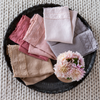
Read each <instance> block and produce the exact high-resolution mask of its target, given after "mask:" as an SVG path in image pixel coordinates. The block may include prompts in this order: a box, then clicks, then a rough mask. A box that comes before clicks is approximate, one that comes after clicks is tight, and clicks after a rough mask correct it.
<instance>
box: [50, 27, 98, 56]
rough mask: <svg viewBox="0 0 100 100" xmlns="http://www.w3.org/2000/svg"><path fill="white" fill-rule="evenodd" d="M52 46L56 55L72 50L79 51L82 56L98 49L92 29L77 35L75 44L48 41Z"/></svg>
mask: <svg viewBox="0 0 100 100" xmlns="http://www.w3.org/2000/svg"><path fill="white" fill-rule="evenodd" d="M48 44H49V45H50V48H51V49H52V51H53V53H54V54H55V55H56V57H57V56H58V55H59V54H60V53H63V52H65V51H68V50H71V51H73V52H76V51H77V52H79V53H80V54H81V55H82V56H85V55H87V54H90V53H92V52H94V51H95V50H97V42H96V40H95V38H94V37H93V33H92V31H91V30H90V29H88V30H87V31H85V32H83V33H81V34H79V35H77V36H76V37H75V38H74V41H73V44H67V43H60V42H50V41H49V42H48Z"/></svg>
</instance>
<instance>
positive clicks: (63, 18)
mask: <svg viewBox="0 0 100 100" xmlns="http://www.w3.org/2000/svg"><path fill="white" fill-rule="evenodd" d="M43 17H44V26H45V40H47V41H56V42H63V43H70V44H72V43H73V37H74V29H75V23H76V17H77V11H69V9H68V7H53V8H44V16H43Z"/></svg>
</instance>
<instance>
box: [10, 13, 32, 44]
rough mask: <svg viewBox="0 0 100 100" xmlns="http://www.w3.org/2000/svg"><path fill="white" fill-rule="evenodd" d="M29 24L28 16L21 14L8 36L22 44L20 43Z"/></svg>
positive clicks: (22, 41)
mask: <svg viewBox="0 0 100 100" xmlns="http://www.w3.org/2000/svg"><path fill="white" fill-rule="evenodd" d="M29 25H30V18H29V17H27V16H26V15H23V16H22V17H21V19H20V21H19V22H18V24H17V26H16V28H15V30H14V31H13V32H12V33H11V35H10V36H9V38H10V39H11V40H12V41H14V42H15V43H17V44H19V45H22V43H24V40H23V37H24V35H25V34H26V31H27V30H28V27H29Z"/></svg>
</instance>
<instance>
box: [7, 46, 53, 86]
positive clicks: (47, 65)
mask: <svg viewBox="0 0 100 100" xmlns="http://www.w3.org/2000/svg"><path fill="white" fill-rule="evenodd" d="M18 49H19V46H18V45H8V54H9V57H10V61H11V66H12V69H13V77H19V78H22V80H23V81H24V83H25V84H26V85H32V84H35V83H37V82H39V81H42V80H44V79H46V78H47V77H49V76H50V75H52V74H53V66H52V64H51V61H50V59H49V61H43V60H40V59H36V58H34V57H31V56H28V55H26V54H24V53H22V52H20V51H19V50H18ZM28 80H29V81H28Z"/></svg>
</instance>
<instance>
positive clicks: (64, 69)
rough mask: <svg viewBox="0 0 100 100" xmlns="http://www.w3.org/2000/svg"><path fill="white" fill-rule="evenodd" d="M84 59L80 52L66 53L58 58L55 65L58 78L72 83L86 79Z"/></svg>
mask: <svg viewBox="0 0 100 100" xmlns="http://www.w3.org/2000/svg"><path fill="white" fill-rule="evenodd" d="M84 67H85V65H84V58H83V57H82V55H81V54H80V53H78V52H72V51H68V52H64V53H62V54H60V55H59V56H58V57H57V63H56V64H55V65H54V71H55V74H56V76H57V77H58V78H59V77H60V78H64V79H67V80H72V81H79V80H80V79H82V78H83V77H84V74H85V71H84Z"/></svg>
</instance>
